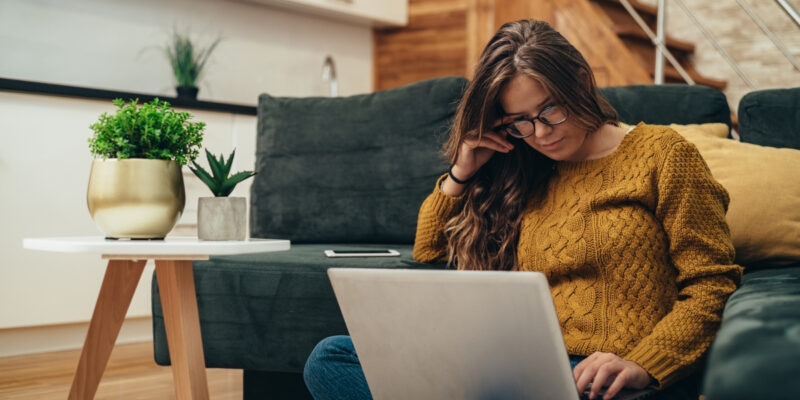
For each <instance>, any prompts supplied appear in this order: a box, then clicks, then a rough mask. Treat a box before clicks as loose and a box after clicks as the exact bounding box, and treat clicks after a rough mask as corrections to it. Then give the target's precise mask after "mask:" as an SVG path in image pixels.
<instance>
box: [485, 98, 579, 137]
mask: <svg viewBox="0 0 800 400" xmlns="http://www.w3.org/2000/svg"><path fill="white" fill-rule="evenodd" d="M537 119H538V120H539V121H540V122H541V123H543V124H545V125H548V126H553V125H558V124H561V123H564V121H566V120H567V109H566V108H564V107H563V106H560V105H552V106H547V107H545V108H544V110H542V111H539V115H537V116H535V117H533V118H524V117H522V118H519V119H517V120H514V121H512V122H510V123H508V124H505V125H500V126H499V127H497V131H498V132H499V131H505V132H506V133H507V134H509V135H511V136H513V137H515V138H518V139H524V138H526V137H528V136H531V135H533V134H534V133H536V124H534V121H536V120H537Z"/></svg>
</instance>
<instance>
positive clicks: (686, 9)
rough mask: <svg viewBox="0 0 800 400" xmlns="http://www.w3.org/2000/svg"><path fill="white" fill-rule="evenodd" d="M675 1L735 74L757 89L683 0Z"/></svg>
mask: <svg viewBox="0 0 800 400" xmlns="http://www.w3.org/2000/svg"><path fill="white" fill-rule="evenodd" d="M675 2H676V3H678V6H679V7H680V8H681V9H682V10H683V12H684V13H686V15H687V16H688V17H689V19H691V20H692V23H694V25H695V26H696V27H697V28H698V29H700V32H703V35H704V36H705V37H706V39H708V41H709V42H711V45H712V46H714V48H715V49H717V52H718V53H719V54H720V55H721V56H722V58H724V59H725V61H727V62H728V65H730V66H731V68H733V70H734V71H736V74H737V75H739V77H740V78H742V80H743V81H744V82H745V83H747V86H749V87H750V89H753V90H755V89H757V87H756V85H755V83H753V81H752V80H750V77H748V76H747V74H746V73H744V71H742V69H741V68H739V64H738V63H737V62H736V61H734V60H733V57H731V55H730V54H728V52H727V51H726V50H725V48H723V47H722V46H721V45H720V44H719V42H718V41H717V38H715V37H714V35H713V34H712V33H711V32H710V31H709V30H708V29H706V26H705V25H703V23H702V22H700V20H698V19H697V17H696V16H695V15H694V13H693V12H692V10H690V9H689V7H688V6H687V5H686V4H685V3H684V2H683V0H675Z"/></svg>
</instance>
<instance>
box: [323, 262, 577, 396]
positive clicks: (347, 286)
mask: <svg viewBox="0 0 800 400" xmlns="http://www.w3.org/2000/svg"><path fill="white" fill-rule="evenodd" d="M328 275H329V277H330V279H331V283H332V285H333V289H334V292H335V294H336V298H337V300H338V302H339V307H340V308H341V310H342V314H343V316H344V320H345V323H346V324H347V329H348V331H349V333H350V335H351V337H352V339H353V344H354V346H355V349H356V353H357V354H358V356H359V360H360V361H361V365H362V368H363V369H364V375H365V376H366V378H367V383H368V385H369V387H370V391H371V392H372V395H373V397H374V398H375V399H377V400H381V399H486V400H488V399H530V398H536V399H557V400H577V399H578V393H577V390H576V388H575V381H574V379H573V377H572V370H571V367H570V364H569V358H568V356H567V351H566V347H565V345H564V340H563V337H562V335H561V328H560V326H559V324H558V319H557V317H556V313H555V307H554V306H553V300H552V297H551V294H550V290H549V287H548V284H547V280H546V278H545V277H544V275H543V274H541V273H537V272H490V271H452V270H450V271H441V270H386V269H363V268H357V269H355V268H354V269H350V268H332V269H329V270H328Z"/></svg>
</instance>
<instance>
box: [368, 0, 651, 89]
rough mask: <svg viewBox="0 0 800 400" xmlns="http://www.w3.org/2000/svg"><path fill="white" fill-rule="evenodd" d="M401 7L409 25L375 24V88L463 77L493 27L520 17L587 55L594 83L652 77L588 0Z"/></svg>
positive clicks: (433, 2)
mask: <svg viewBox="0 0 800 400" xmlns="http://www.w3.org/2000/svg"><path fill="white" fill-rule="evenodd" d="M408 12H409V23H408V26H405V27H402V28H391V29H375V31H374V34H373V38H374V39H373V40H374V63H375V65H374V69H373V70H374V74H375V75H374V80H373V82H374V89H375V90H383V89H391V88H395V87H398V86H402V85H406V84H409V83H413V82H417V81H420V80H423V79H429V78H434V77H438V76H447V75H462V76H466V77H468V78H469V77H471V75H472V72H473V70H474V67H475V63H476V62H477V61H478V58H479V57H480V54H481V52H482V51H483V48H484V47H485V46H486V43H487V42H488V41H489V39H490V38H491V37H492V35H493V34H494V33H495V32H496V30H497V29H498V28H499V27H500V26H501V25H502V24H503V23H505V22H507V21H513V20H519V19H524V18H536V19H541V20H545V21H547V22H549V23H550V24H551V25H553V27H554V28H555V29H556V30H558V31H559V32H561V34H562V35H564V37H566V38H567V40H569V41H570V42H571V43H572V44H573V45H574V46H575V47H576V48H577V49H578V50H579V51H580V52H581V53H582V54H583V55H584V57H586V60H587V61H588V62H589V64H590V65H591V66H592V68H593V69H594V71H595V76H596V77H597V81H598V84H599V85H601V86H615V85H631V84H640V83H652V79H651V78H650V76H649V75H648V73H647V71H646V70H644V69H643V68H642V67H641V66H640V65H639V63H638V62H636V59H635V58H634V56H633V55H632V54H631V53H630V51H629V50H628V49H627V48H626V47H625V45H624V44H623V43H622V41H621V40H620V39H619V38H618V37H617V35H616V34H615V33H614V32H613V31H612V29H611V26H612V24H611V23H610V22H609V20H608V17H607V16H606V15H605V13H603V12H602V11H600V10H598V9H597V8H596V7H595V6H593V5H592V4H591V2H590V1H589V0H410V1H409V6H408Z"/></svg>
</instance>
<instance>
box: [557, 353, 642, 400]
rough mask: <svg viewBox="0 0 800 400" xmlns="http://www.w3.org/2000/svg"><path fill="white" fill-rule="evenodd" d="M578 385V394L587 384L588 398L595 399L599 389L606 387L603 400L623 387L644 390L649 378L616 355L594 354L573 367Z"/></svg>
mask: <svg viewBox="0 0 800 400" xmlns="http://www.w3.org/2000/svg"><path fill="white" fill-rule="evenodd" d="M572 374H573V375H574V376H575V382H576V383H577V385H578V393H583V392H584V391H585V390H586V387H587V386H589V383H592V388H591V389H590V391H589V398H590V399H595V398H597V395H598V393H599V392H600V389H601V388H602V387H603V386H606V385H608V389H607V390H606V392H605V394H604V395H603V399H610V398H613V397H614V396H616V395H617V393H619V391H620V389H622V388H623V387H627V388H631V389H644V388H646V387H647V385H649V384H650V382H651V378H650V375H649V374H648V373H647V371H645V370H644V368H642V367H641V366H639V364H636V363H635V362H633V361H628V360H623V359H622V358H620V357H619V356H617V355H616V354H612V353H601V352H599V351H598V352H595V353H594V354H592V355H590V356H589V357H586V358H585V359H584V360H583V361H581V362H580V363H578V365H576V366H575V369H574V370H573V371H572Z"/></svg>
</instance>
